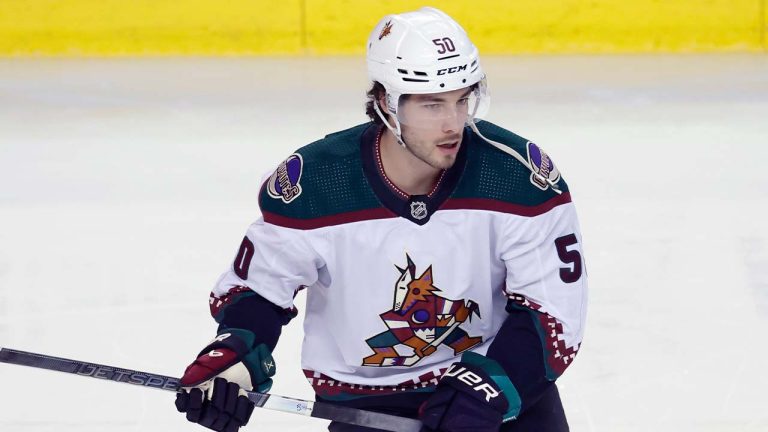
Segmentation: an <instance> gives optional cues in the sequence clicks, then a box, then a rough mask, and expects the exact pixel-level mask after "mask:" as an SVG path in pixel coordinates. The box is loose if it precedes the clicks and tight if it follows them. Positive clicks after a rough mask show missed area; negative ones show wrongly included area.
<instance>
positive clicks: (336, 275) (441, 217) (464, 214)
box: [212, 122, 587, 394]
mask: <svg viewBox="0 0 768 432" xmlns="http://www.w3.org/2000/svg"><path fill="white" fill-rule="evenodd" d="M478 127H479V130H480V131H481V132H482V134H483V135H484V136H486V137H489V138H490V139H492V140H494V141H497V142H500V143H502V144H504V145H506V146H509V148H511V149H513V150H515V151H516V152H518V153H520V154H521V155H522V156H523V157H524V158H527V160H528V162H529V164H530V165H531V167H533V171H536V172H537V173H538V174H539V176H536V175H533V173H532V172H531V171H532V170H531V169H529V168H528V167H525V166H524V165H523V164H522V163H520V162H519V161H517V160H515V159H514V158H512V157H511V156H509V155H508V154H506V153H504V152H501V151H499V150H498V149H496V148H493V147H492V146H490V145H489V144H488V143H487V142H485V141H484V140H483V139H481V138H480V137H479V136H478V135H477V134H476V133H475V132H473V131H472V130H471V129H469V128H467V129H466V130H465V134H464V140H463V142H462V146H461V150H460V151H459V154H458V157H457V161H456V163H455V165H454V166H453V167H452V168H451V169H449V170H447V171H446V172H445V173H444V175H443V176H442V177H441V179H440V181H439V183H438V184H437V185H436V187H435V189H434V190H433V191H432V193H430V194H429V195H419V196H407V195H406V194H404V193H403V192H402V191H399V190H398V189H397V188H396V187H395V186H394V185H393V184H392V183H391V182H389V181H388V179H387V178H386V175H385V174H384V172H383V170H382V169H381V165H380V159H379V157H380V156H379V150H378V146H379V140H380V136H381V129H380V128H379V127H377V126H376V125H374V124H371V123H368V124H364V125H360V126H357V127H354V128H352V129H349V130H346V131H342V132H339V133H336V134H333V135H329V136H328V137H326V138H325V139H323V140H320V141H318V142H315V143H313V144H310V145H308V146H306V147H303V148H301V149H299V150H298V151H296V152H295V153H294V154H292V155H291V156H290V157H288V158H287V159H286V160H285V161H284V162H283V163H281V164H280V166H279V167H278V168H277V169H276V171H275V172H274V174H272V176H271V177H269V179H268V180H267V181H266V182H265V183H264V184H263V185H262V189H261V193H260V198H259V204H260V207H261V210H262V217H260V218H259V219H258V220H257V221H256V222H254V223H253V224H252V225H251V226H250V228H249V229H248V232H247V235H246V238H245V239H244V241H243V244H242V245H241V250H240V251H239V253H238V255H237V259H236V260H235V262H234V263H233V266H232V268H231V269H230V270H229V271H227V272H226V273H225V274H224V275H223V276H222V277H221V278H220V280H219V281H218V283H217V285H216V286H215V288H214V290H213V293H212V298H213V301H214V302H215V303H216V302H218V304H224V303H226V301H225V300H224V299H226V297H227V296H229V295H233V294H236V293H238V292H242V291H243V290H252V291H254V292H256V293H258V294H259V295H260V296H262V297H263V298H265V299H267V300H269V301H270V302H272V303H274V304H275V305H278V306H280V307H282V308H291V307H292V304H293V298H294V295H295V292H296V291H297V289H300V288H306V293H307V306H306V317H305V321H304V332H305V337H304V343H303V348H302V366H303V368H304V370H305V374H306V375H307V378H308V379H309V380H310V382H311V383H312V384H313V386H314V387H315V390H316V391H318V393H319V394H320V393H323V394H333V393H334V392H336V393H338V392H348V393H353V394H367V393H375V392H381V391H397V390H408V389H417V388H422V387H425V386H429V385H432V384H435V383H436V379H437V378H438V377H439V376H440V374H441V373H442V372H443V371H444V370H445V369H446V368H447V367H448V366H449V365H450V364H451V363H453V362H455V361H457V360H458V358H457V356H459V355H460V354H461V353H462V352H464V351H467V350H471V351H475V352H477V353H480V354H485V353H486V351H487V350H488V347H489V346H490V345H491V344H493V343H494V342H496V343H505V341H496V335H497V332H498V331H499V329H500V327H501V326H502V324H503V323H504V321H505V318H506V317H507V315H508V312H507V311H506V310H505V308H506V307H508V305H509V304H512V305H515V306H516V307H522V308H528V309H530V310H531V311H535V312H536V313H535V314H534V315H535V316H536V317H538V318H537V320H538V321H537V324H536V326H537V328H538V329H539V331H540V333H541V343H542V349H543V350H544V351H545V352H546V356H545V357H546V362H547V365H546V370H547V374H548V375H551V379H554V378H555V377H557V376H559V375H560V374H561V373H562V371H563V370H564V369H565V368H566V367H567V366H568V364H570V362H571V361H572V360H573V357H574V356H575V353H576V351H577V350H578V347H579V345H580V343H581V340H582V335H583V332H584V320H585V314H586V300H587V295H586V294H587V284H586V272H585V269H584V259H583V253H582V247H581V245H582V241H581V234H580V232H579V227H578V221H577V217H576V212H575V210H574V206H573V204H572V202H571V199H570V193H569V192H568V187H567V185H566V184H565V182H564V181H563V180H562V179H561V178H560V174H559V172H558V170H557V169H556V168H555V166H554V164H553V163H552V161H551V160H550V159H549V157H548V156H547V155H546V154H545V153H544V152H543V151H541V150H540V149H539V148H538V147H537V146H536V145H535V144H533V143H531V142H528V141H526V140H524V139H522V138H520V137H518V136H517V135H514V134H512V133H511V132H508V131H506V130H504V129H501V128H499V127H497V126H495V125H493V124H491V123H488V122H481V123H479V124H478ZM541 176H544V177H546V178H548V179H550V180H551V181H552V182H554V183H556V184H557V185H558V187H559V188H560V190H561V191H562V193H561V194H558V193H556V192H555V191H553V190H552V188H551V187H550V186H549V185H548V184H547V183H546V182H541V181H540V178H541ZM510 355H514V353H510Z"/></svg>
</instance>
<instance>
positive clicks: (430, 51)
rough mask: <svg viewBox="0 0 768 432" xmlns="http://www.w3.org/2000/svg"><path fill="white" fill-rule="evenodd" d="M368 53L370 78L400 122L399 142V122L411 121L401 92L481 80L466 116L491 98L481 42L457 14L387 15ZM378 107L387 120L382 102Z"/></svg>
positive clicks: (481, 111) (481, 112)
mask: <svg viewBox="0 0 768 432" xmlns="http://www.w3.org/2000/svg"><path fill="white" fill-rule="evenodd" d="M366 57H367V63H368V76H369V78H370V79H371V81H378V82H379V83H381V84H382V85H383V86H384V89H385V90H386V92H387V95H386V104H387V110H388V111H389V113H390V114H391V115H393V117H394V119H395V126H396V128H397V130H393V132H394V133H395V135H396V137H397V138H398V140H399V141H401V143H402V139H401V136H400V135H401V129H400V123H406V124H407V119H405V118H404V117H403V116H402V115H400V114H401V113H400V112H399V106H400V98H401V96H403V95H406V94H432V93H442V92H449V91H453V90H458V89H462V88H466V87H470V86H474V85H475V84H477V86H475V89H474V91H473V92H472V93H471V95H470V97H469V100H468V101H467V104H468V107H467V109H468V113H467V115H466V117H467V122H472V121H474V120H475V119H477V118H482V117H483V116H485V114H487V111H488V107H489V106H490V98H489V95H488V88H487V85H486V80H485V73H484V72H483V68H482V66H481V65H480V58H479V55H478V50H477V47H475V45H474V44H473V43H472V41H470V40H469V37H468V36H467V33H466V32H465V31H464V29H463V28H462V27H461V26H460V25H459V24H458V23H457V22H456V21H454V20H453V18H451V17H450V16H448V15H447V14H446V13H444V12H442V11H440V10H438V9H435V8H431V7H424V8H421V9H419V10H418V11H414V12H407V13H402V14H395V15H387V16H386V17H384V18H383V19H382V20H381V21H379V23H378V24H377V25H376V27H375V28H374V29H373V32H371V34H370V36H369V37H368V45H367V56H366ZM376 102H377V101H376ZM374 109H375V110H376V112H377V113H378V115H379V116H380V117H381V118H382V120H384V123H385V124H386V125H387V126H389V123H388V122H386V119H385V118H384V116H383V114H382V113H381V110H380V109H379V104H378V103H374Z"/></svg>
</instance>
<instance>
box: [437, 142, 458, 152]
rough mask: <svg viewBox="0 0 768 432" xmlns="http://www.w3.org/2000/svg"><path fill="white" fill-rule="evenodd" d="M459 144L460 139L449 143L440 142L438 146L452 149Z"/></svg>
mask: <svg viewBox="0 0 768 432" xmlns="http://www.w3.org/2000/svg"><path fill="white" fill-rule="evenodd" d="M458 145H459V142H458V141H451V142H448V143H443V144H438V145H437V146H438V147H440V148H441V149H445V150H452V149H455V148H456V147H458Z"/></svg>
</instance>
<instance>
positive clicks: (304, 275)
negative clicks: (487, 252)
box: [213, 218, 324, 309]
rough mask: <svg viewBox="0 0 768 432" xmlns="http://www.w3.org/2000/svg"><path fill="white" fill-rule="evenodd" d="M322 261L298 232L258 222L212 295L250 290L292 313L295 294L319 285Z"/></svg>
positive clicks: (261, 221) (253, 226) (249, 230)
mask: <svg viewBox="0 0 768 432" xmlns="http://www.w3.org/2000/svg"><path fill="white" fill-rule="evenodd" d="M323 266H324V264H323V261H322V259H321V258H320V257H319V255H318V254H317V253H315V251H314V250H313V249H312V247H311V246H310V244H309V242H308V241H306V239H304V238H303V236H302V235H301V232H299V231H298V230H294V229H290V228H284V227H279V226H276V225H272V224H270V223H267V222H265V221H264V219H263V218H259V219H258V220H257V221H256V222H254V223H253V224H251V226H250V227H249V228H248V231H247V233H246V235H245V237H244V238H243V240H242V242H241V243H240V248H239V250H238V252H237V255H236V256H235V258H234V260H233V262H232V265H231V266H230V268H229V270H227V271H226V272H225V273H224V274H223V275H222V276H221V277H220V278H219V280H218V282H217V283H216V286H215V287H214V289H213V295H215V296H217V297H221V296H224V295H226V294H227V293H229V292H230V291H231V290H233V289H236V290H237V289H238V287H240V289H243V288H244V289H247V290H250V291H252V292H255V293H257V294H259V295H260V296H262V297H264V298H265V299H266V300H269V301H270V302H271V303H273V304H275V305H277V306H279V307H282V308H286V309H289V308H291V307H292V306H293V297H294V295H295V293H296V292H297V291H298V290H300V289H302V288H304V287H308V286H311V285H313V284H314V283H315V282H316V281H317V277H318V269H319V268H321V267H323Z"/></svg>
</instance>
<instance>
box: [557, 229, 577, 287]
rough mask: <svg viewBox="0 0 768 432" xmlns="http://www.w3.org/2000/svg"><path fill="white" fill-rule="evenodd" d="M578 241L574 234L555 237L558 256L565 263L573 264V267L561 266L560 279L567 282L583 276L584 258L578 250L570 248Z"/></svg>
mask: <svg viewBox="0 0 768 432" xmlns="http://www.w3.org/2000/svg"><path fill="white" fill-rule="evenodd" d="M576 243H578V240H576V236H575V235H574V234H568V235H565V236H562V237H558V238H556V239H555V247H556V248H557V256H558V257H560V261H562V262H563V263H565V264H572V265H573V267H572V268H571V267H560V279H561V280H562V281H563V282H565V283H573V282H576V281H577V280H579V278H580V277H581V268H582V262H581V261H582V260H581V254H580V253H579V251H578V250H576V249H572V250H568V246H573V245H575V244H576Z"/></svg>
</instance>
